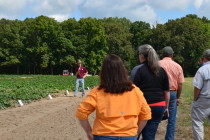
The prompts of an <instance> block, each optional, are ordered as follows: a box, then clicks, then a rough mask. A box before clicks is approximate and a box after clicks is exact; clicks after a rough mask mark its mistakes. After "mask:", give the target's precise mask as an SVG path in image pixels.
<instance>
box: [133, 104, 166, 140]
mask: <svg viewBox="0 0 210 140" xmlns="http://www.w3.org/2000/svg"><path fill="white" fill-rule="evenodd" d="M150 108H151V111H152V119H151V120H149V121H148V122H147V124H146V126H145V127H144V129H143V130H142V137H143V138H142V140H155V134H156V132H157V129H158V125H159V123H160V122H161V120H162V117H163V114H164V111H165V106H152V107H151V106H150ZM138 138H139V137H138ZM137 140H138V139H137Z"/></svg>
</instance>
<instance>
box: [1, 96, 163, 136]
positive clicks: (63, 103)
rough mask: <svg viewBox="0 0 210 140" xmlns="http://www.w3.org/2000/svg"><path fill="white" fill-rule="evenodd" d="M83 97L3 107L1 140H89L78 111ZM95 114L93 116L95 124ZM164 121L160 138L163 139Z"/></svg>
mask: <svg viewBox="0 0 210 140" xmlns="http://www.w3.org/2000/svg"><path fill="white" fill-rule="evenodd" d="M82 99H83V98H82V97H73V93H70V95H68V96H62V97H57V98H53V99H52V100H47V99H44V100H41V101H37V102H33V103H31V104H28V105H24V106H23V107H16V108H10V109H7V110H0V139H1V140H87V138H86V136H85V133H84V131H83V130H82V128H81V127H80V125H79V123H78V121H77V119H76V118H75V117H74V113H75V111H76V108H77V106H78V104H79V103H80V102H81V101H82ZM93 119H94V113H93V114H92V115H91V116H90V122H91V124H92V122H93ZM164 123H165V122H163V123H162V124H161V126H160V129H159V130H158V133H157V136H156V137H157V140H163V133H164V131H165V130H164V125H165V124H164Z"/></svg>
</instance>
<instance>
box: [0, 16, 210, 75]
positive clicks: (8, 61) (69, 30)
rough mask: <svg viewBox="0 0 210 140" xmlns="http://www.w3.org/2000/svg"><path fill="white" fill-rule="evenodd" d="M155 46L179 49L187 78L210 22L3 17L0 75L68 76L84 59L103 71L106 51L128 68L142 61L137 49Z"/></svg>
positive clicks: (205, 44) (209, 35)
mask: <svg viewBox="0 0 210 140" xmlns="http://www.w3.org/2000/svg"><path fill="white" fill-rule="evenodd" d="M142 44H150V45H152V46H153V47H154V48H155V50H156V51H157V52H158V54H160V57H161V50H162V48H163V47H165V46H171V47H172V48H173V49H174V52H175V56H174V60H175V61H176V62H178V63H179V64H180V65H181V66H182V67H183V70H184V73H185V76H192V75H194V73H195V71H196V70H197V68H198V67H199V63H198V62H199V59H200V57H201V55H202V53H203V51H204V50H205V49H207V48H209V46H210V21H209V20H208V19H207V18H206V17H202V18H200V17H198V16H197V15H186V16H185V17H182V18H179V19H175V20H168V22H166V23H165V24H157V25H156V26H150V24H149V23H146V22H143V21H135V22H131V21H130V20H129V19H126V18H118V17H110V18H103V19H96V18H91V17H88V18H81V19H80V20H78V21H77V20H76V19H74V18H70V19H68V20H65V21H63V22H57V21H56V20H55V19H53V18H49V17H46V16H39V17H36V18H26V19H25V20H24V21H21V20H7V19H1V20H0V74H62V71H63V70H64V69H68V70H69V71H70V72H74V68H75V64H76V61H77V60H78V59H80V60H82V61H83V65H85V67H86V68H87V69H88V71H89V73H91V74H98V72H99V70H100V66H101V63H102V60H103V58H104V56H105V55H107V54H109V53H114V54H117V55H119V56H120V57H121V58H122V60H123V61H124V64H125V65H126V67H127V69H128V71H130V70H131V69H132V68H133V67H134V66H135V65H138V64H139V61H138V55H137V48H138V46H139V45H142Z"/></svg>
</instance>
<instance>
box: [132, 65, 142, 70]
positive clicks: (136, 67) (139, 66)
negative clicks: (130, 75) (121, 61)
mask: <svg viewBox="0 0 210 140" xmlns="http://www.w3.org/2000/svg"><path fill="white" fill-rule="evenodd" d="M142 66H144V64H140V65H137V66H135V67H134V68H133V70H137V69H139V68H141V67H142Z"/></svg>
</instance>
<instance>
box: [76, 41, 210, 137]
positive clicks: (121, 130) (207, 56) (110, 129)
mask: <svg viewBox="0 0 210 140" xmlns="http://www.w3.org/2000/svg"><path fill="white" fill-rule="evenodd" d="M173 54H174V51H173V49H172V48H171V47H164V48H163V53H162V55H163V59H162V60H159V57H158V55H157V53H156V51H155V49H154V48H153V47H152V46H151V45H148V44H145V45H141V46H139V48H138V56H139V61H140V63H141V64H140V65H138V66H136V67H134V68H133V70H132V71H131V73H130V77H129V76H128V73H127V70H126V68H125V66H124V64H123V62H122V60H121V58H120V57H119V56H117V55H115V54H109V55H107V56H106V57H105V58H104V60H103V63H102V67H101V71H100V84H99V85H98V86H97V87H95V88H94V89H92V90H91V91H90V93H89V94H88V95H87V96H86V98H85V99H84V100H83V101H82V102H81V103H80V105H79V106H78V109H77V111H76V117H77V118H78V119H79V122H80V124H81V126H82V128H83V129H84V130H85V132H86V134H87V137H88V139H89V140H136V139H137V140H139V139H142V140H154V139H155V134H156V132H157V129H158V125H159V123H160V122H161V121H162V119H165V118H167V119H168V124H167V131H166V135H165V139H166V140H174V135H175V127H176V116H177V115H176V113H177V106H178V105H179V98H180V95H181V91H182V84H183V82H184V81H185V80H184V75H183V70H182V67H181V66H180V65H179V64H178V63H176V62H175V61H173ZM208 64H210V49H209V50H207V51H205V53H204V55H203V66H202V67H201V68H200V69H199V70H198V72H197V73H196V75H195V78H194V80H193V85H194V86H195V90H194V102H193V105H192V120H193V123H192V124H193V134H194V139H196V140H203V137H204V136H203V135H204V134H203V133H204V132H203V121H204V119H205V118H206V117H209V120H210V102H209V101H207V100H209V99H210V83H209V82H210V65H208ZM77 71H78V73H79V72H81V70H79V68H78V70H77ZM82 73H83V76H82V77H79V76H77V83H78V81H79V80H81V79H83V86H84V76H85V75H86V74H87V73H88V72H87V70H86V69H85V70H84V67H83V71H82ZM78 75H79V74H78ZM77 85H78V84H77ZM77 89H78V88H77ZM77 89H76V91H75V94H74V96H77ZM84 94H85V93H84V88H83V91H82V95H84ZM206 102H208V105H206ZM94 111H96V117H95V121H94V124H93V127H91V126H90V123H89V121H88V116H89V115H90V114H91V113H92V112H94ZM201 114H202V115H201Z"/></svg>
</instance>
